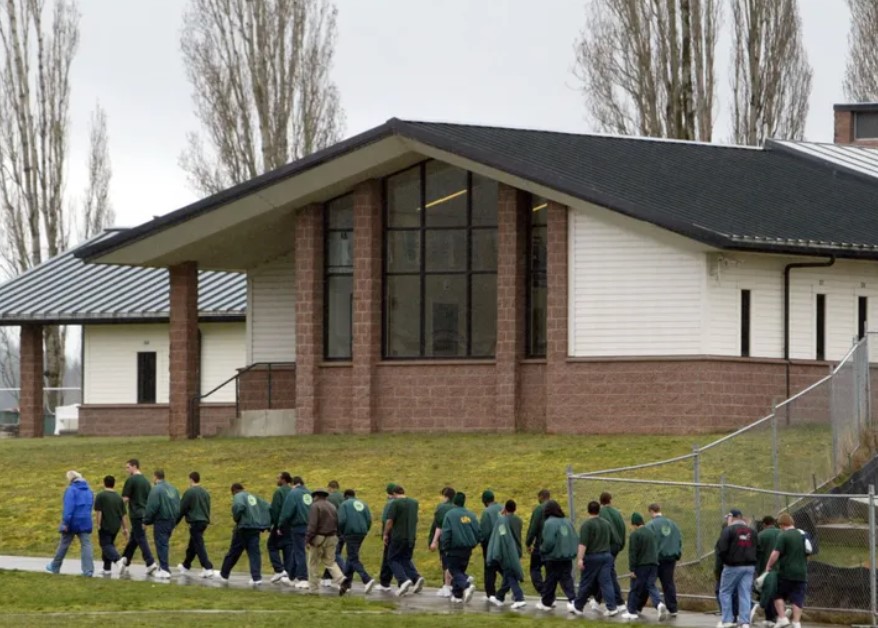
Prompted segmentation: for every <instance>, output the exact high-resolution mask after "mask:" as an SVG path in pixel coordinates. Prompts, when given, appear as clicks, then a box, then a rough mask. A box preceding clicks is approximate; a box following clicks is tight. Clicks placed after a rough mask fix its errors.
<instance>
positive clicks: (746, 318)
mask: <svg viewBox="0 0 878 628" xmlns="http://www.w3.org/2000/svg"><path fill="white" fill-rule="evenodd" d="M741 355H742V356H744V357H745V358H746V357H750V291H749V290H741Z"/></svg>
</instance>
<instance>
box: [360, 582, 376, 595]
mask: <svg viewBox="0 0 878 628" xmlns="http://www.w3.org/2000/svg"><path fill="white" fill-rule="evenodd" d="M376 584H378V581H377V580H375V578H372V579H371V580H369V582H367V583H366V584H365V585H363V593H365V594H366V595H369V594H370V593H371V592H372V589H374V588H375V585H376Z"/></svg>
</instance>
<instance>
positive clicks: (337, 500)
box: [321, 480, 345, 587]
mask: <svg viewBox="0 0 878 628" xmlns="http://www.w3.org/2000/svg"><path fill="white" fill-rule="evenodd" d="M326 488H327V490H328V491H329V497H327V498H326V501H328V502H329V503H330V504H332V505H333V507H335V512H336V513H338V509H339V508H340V507H341V505H342V503H344V493H342V492H341V487H340V486H339V483H338V480H330V481H329V485H328V486H327V487H326ZM344 544H345V540H344V537H343V536H342V535H341V534H339V535H338V545H336V546H335V564H336V565H338V568H339V569H341V570H342V573H344V567H345V565H344V558H342V550H343V549H344ZM321 584H322V585H323V586H324V587H331V586H332V576H331V574H330V573H329V570H328V569H327V570H326V571H324V572H323V582H321Z"/></svg>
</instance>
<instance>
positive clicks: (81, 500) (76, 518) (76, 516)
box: [46, 471, 95, 578]
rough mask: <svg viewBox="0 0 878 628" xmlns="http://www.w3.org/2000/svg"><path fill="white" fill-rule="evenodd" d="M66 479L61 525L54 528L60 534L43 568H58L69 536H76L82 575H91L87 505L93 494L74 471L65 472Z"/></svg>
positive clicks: (68, 542) (89, 513) (91, 559)
mask: <svg viewBox="0 0 878 628" xmlns="http://www.w3.org/2000/svg"><path fill="white" fill-rule="evenodd" d="M67 482H68V484H67V488H66V490H65V491H64V500H63V504H64V509H63V511H62V514H61V525H60V526H59V528H58V531H59V532H60V533H61V542H60V543H58V549H57V551H56V552H55V557H54V558H53V559H52V562H50V563H49V564H48V565H46V571H48V572H50V573H59V572H60V571H61V563H63V562H64V557H65V556H66V555H67V549H68V548H69V547H70V544H71V543H72V542H73V539H74V538H78V539H79V547H80V563H81V568H82V575H83V576H86V577H89V578H91V577H92V576H93V575H94V569H95V567H94V556H92V546H91V531H92V523H91V506H92V502H93V501H94V494H93V493H92V492H91V489H90V488H89V487H88V482H86V481H85V480H84V479H83V477H82V475H80V474H79V472H78V471H68V472H67Z"/></svg>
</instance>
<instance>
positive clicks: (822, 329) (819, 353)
mask: <svg viewBox="0 0 878 628" xmlns="http://www.w3.org/2000/svg"><path fill="white" fill-rule="evenodd" d="M814 319H815V322H816V324H817V329H816V330H815V331H816V333H815V340H816V342H815V345H816V346H815V347H814V357H815V358H817V359H818V360H825V359H826V295H825V294H818V295H817V312H816V313H815V316H814Z"/></svg>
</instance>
